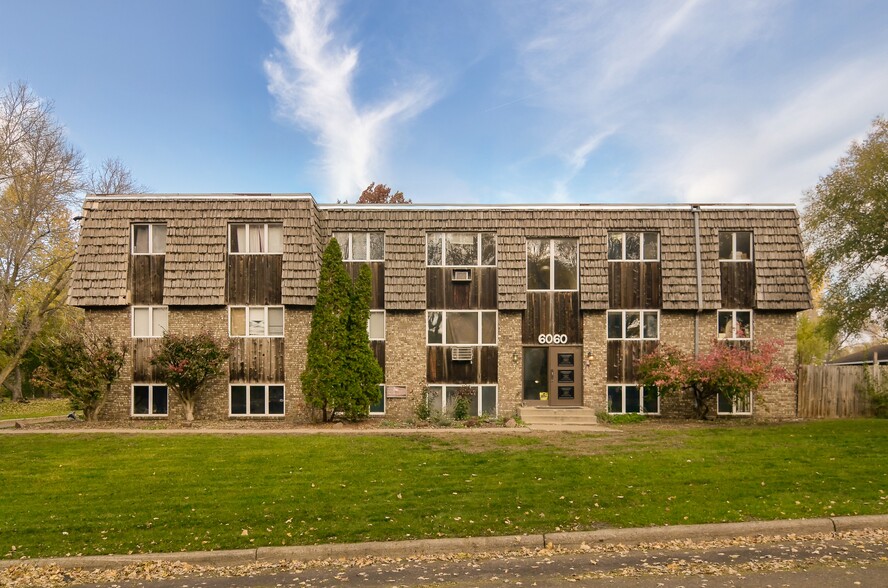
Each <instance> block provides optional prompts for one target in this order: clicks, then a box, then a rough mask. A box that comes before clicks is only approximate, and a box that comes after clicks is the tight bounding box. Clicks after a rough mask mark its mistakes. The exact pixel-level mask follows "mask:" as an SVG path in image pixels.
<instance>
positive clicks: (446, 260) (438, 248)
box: [426, 233, 496, 266]
mask: <svg viewBox="0 0 888 588" xmlns="http://www.w3.org/2000/svg"><path fill="white" fill-rule="evenodd" d="M426 265H428V266H442V265H486V266H495V265H496V235H495V234H494V233H429V234H428V235H426Z"/></svg>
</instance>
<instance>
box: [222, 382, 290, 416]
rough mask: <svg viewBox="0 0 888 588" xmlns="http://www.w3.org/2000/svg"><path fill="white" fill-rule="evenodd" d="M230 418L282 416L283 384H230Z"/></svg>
mask: <svg viewBox="0 0 888 588" xmlns="http://www.w3.org/2000/svg"><path fill="white" fill-rule="evenodd" d="M230 392H231V393H230V396H231V404H230V412H229V414H230V416H283V415H284V385H283V384H232V385H231V389H230Z"/></svg>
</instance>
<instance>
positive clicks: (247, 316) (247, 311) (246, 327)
mask: <svg viewBox="0 0 888 588" xmlns="http://www.w3.org/2000/svg"><path fill="white" fill-rule="evenodd" d="M233 308H243V309H244V334H243V335H232V334H231V309H233ZM251 308H262V309H263V310H264V313H263V317H262V321H263V322H264V323H265V329H264V334H263V335H251V334H250V309H251ZM269 308H280V309H281V315H282V320H283V322H282V323H281V334H280V335H269V334H268V309H269ZM286 331H287V311H286V309H285V308H284V307H283V305H281V304H269V305H267V306H263V305H261V304H253V305H250V304H232V305H231V306H229V307H228V336H229V337H230V338H232V339H266V338H270V339H282V338H283V337H284V334H285V333H286Z"/></svg>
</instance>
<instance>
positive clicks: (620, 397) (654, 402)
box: [607, 384, 660, 414]
mask: <svg viewBox="0 0 888 588" xmlns="http://www.w3.org/2000/svg"><path fill="white" fill-rule="evenodd" d="M607 412H609V413H611V414H626V413H633V412H640V413H646V414H659V413H660V395H659V394H658V393H657V389H656V388H653V387H651V386H638V385H636V384H608V385H607Z"/></svg>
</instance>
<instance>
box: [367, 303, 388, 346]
mask: <svg viewBox="0 0 888 588" xmlns="http://www.w3.org/2000/svg"><path fill="white" fill-rule="evenodd" d="M367 334H368V335H370V340H371V341H385V311H384V310H371V311H370V318H369V320H368V321H367Z"/></svg>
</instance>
